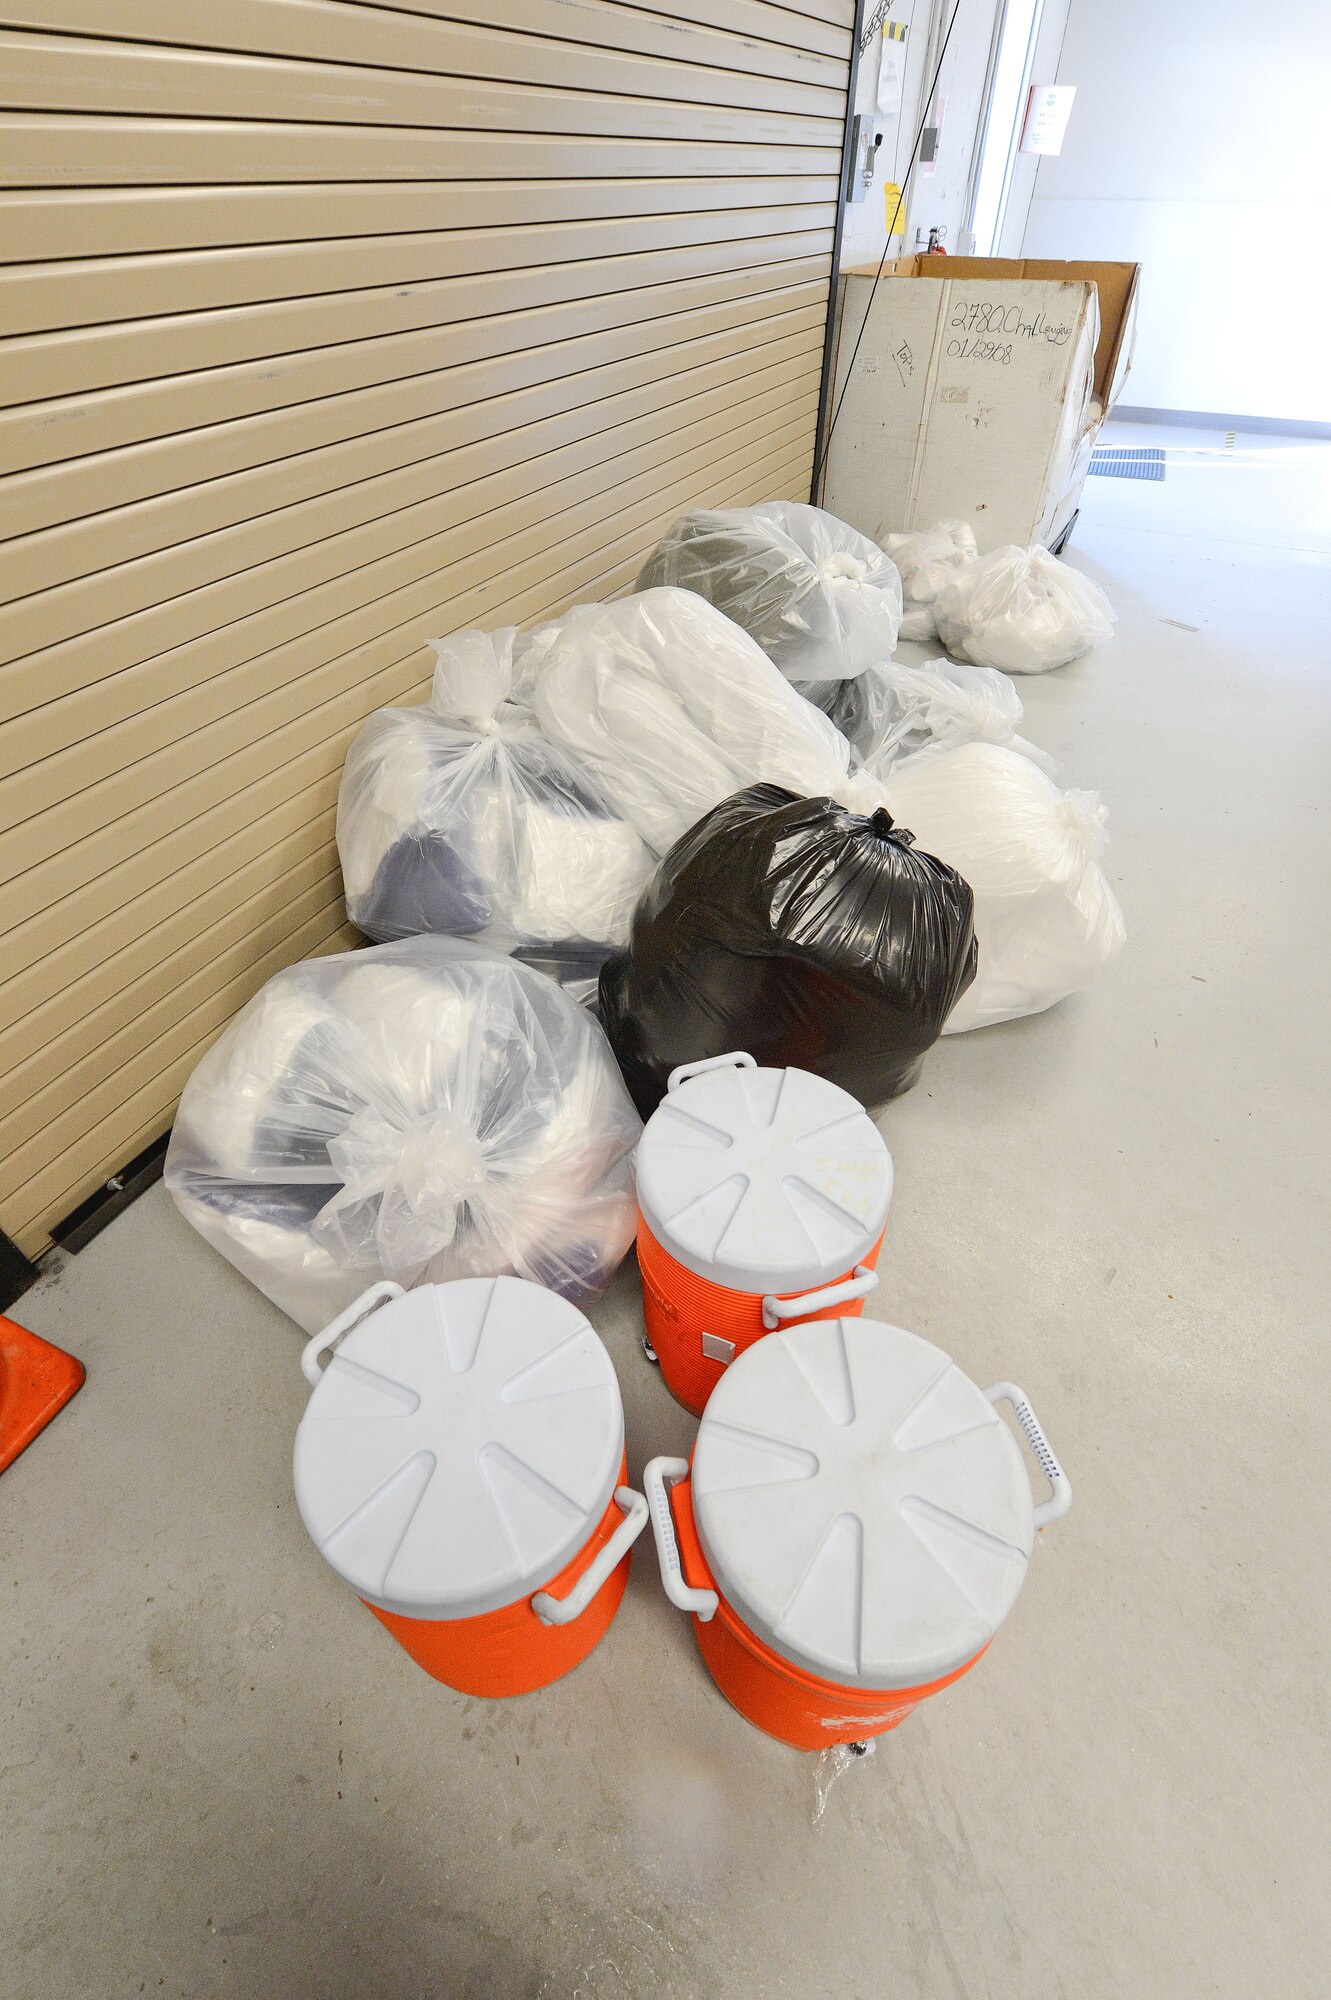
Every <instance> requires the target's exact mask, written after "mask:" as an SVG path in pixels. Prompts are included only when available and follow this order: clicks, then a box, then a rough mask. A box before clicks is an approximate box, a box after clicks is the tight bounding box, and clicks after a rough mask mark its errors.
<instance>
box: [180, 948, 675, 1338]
mask: <svg viewBox="0 0 1331 2000" xmlns="http://www.w3.org/2000/svg"><path fill="white" fill-rule="evenodd" d="M641 1131H642V1125H641V1121H640V1120H639V1118H638V1115H637V1112H636V1111H635V1110H634V1108H633V1104H632V1101H631V1100H630V1098H629V1095H628V1092H627V1090H626V1089H625V1087H624V1083H623V1080H622V1079H621V1077H620V1074H619V1071H618V1069H617V1067H616V1065H615V1061H614V1058H613V1056H612V1055H611V1053H610V1047H609V1044H608V1043H607V1041H606V1039H605V1036H604V1035H603V1033H602V1032H601V1029H600V1028H599V1027H598V1026H597V1024H596V1022H595V1021H593V1019H592V1018H591V1016H590V1015H589V1014H587V1013H586V1012H584V1011H583V1009H582V1008H580V1007H579V1006H577V1005H576V1003H575V1002H574V1001H573V1000H571V999H570V998H569V997H568V995H567V994H565V993H563V992H561V991H560V989H559V987H557V986H556V985H555V984H554V983H553V982H552V981H551V980H549V979H546V978H545V977H544V976H543V975H542V974H541V973H539V972H535V971H532V970H531V969H530V968H528V967H527V966H523V965H519V964H516V963H515V962H514V961H513V960H512V959H509V958H505V957H503V956H501V955H500V954H498V953H495V952H492V951H487V950H486V949H484V948H483V947H482V946H479V945H475V944H472V943H469V942H464V941H462V940H460V939H455V938H443V937H418V938H408V939H404V940H402V941H400V942H398V943H396V944H384V945H379V946H376V947H375V948H373V949H372V950H369V951H359V952H350V953H344V954H342V955H340V956H336V957H327V958H315V959H310V960H308V961H306V962H305V963H304V964H301V965H293V966H290V967H288V968H287V969H286V971H284V972H279V973H277V974H276V975H275V976H274V977H273V978H272V979H270V980H269V981H268V984H267V985H266V986H265V987H264V988H263V989H262V991H261V992H260V993H258V994H257V995H256V997H255V998H254V999H253V1000H251V1001H250V1003H249V1005H248V1006H247V1007H245V1008H244V1009H242V1011H241V1013H240V1014H238V1015H237V1017H236V1019H235V1020H234V1021H233V1022H232V1023H231V1024H230V1026H229V1027H228V1028H227V1029H226V1030H225V1031H224V1033H223V1034H222V1035H221V1037H220V1038H219V1040H218V1041H217V1042H215V1043H214V1045H213V1047H212V1048H211V1049H210V1050H209V1051H208V1053H207V1055H205V1056H204V1058H203V1060H202V1061H201V1062H200V1063H199V1065H198V1067H197V1068H196V1069H195V1071H194V1073H193V1075H192V1076H191V1077H190V1080H189V1082H188V1083H187V1084H186V1086H185V1092H184V1096H183V1097H182V1099H181V1104H180V1110H179V1113H178V1115H177V1118H176V1123H175V1128H174V1131H173V1132H172V1135H171V1145H170V1148H169V1150H168V1153H167V1159H166V1185H167V1188H168V1190H169V1192H170V1194H171V1196H172V1198H173V1199H174V1201H175V1203H176V1206H177V1207H178V1208H179V1209H180V1211H181V1213H182V1214H183V1215H184V1216H185V1217H186V1218H187V1220H188V1221H190V1222H191V1223H192V1224H193V1225H194V1227H195V1228H196V1229H197V1230H198V1231H199V1232H200V1234H201V1235H203V1236H204V1237H206V1238H207V1240H208V1241H209V1242H210V1243H211V1244H212V1245H213V1246H214V1248H216V1249H217V1250H220V1252H221V1253H222V1255H223V1256H224V1257H226V1258H227V1259H228V1260H229V1262H231V1263H232V1264H234V1265H235V1266H236V1268H237V1270H239V1271H241V1272H243V1274H244V1275H245V1276H246V1277H247V1278H248V1279H249V1280H250V1281H251V1283H253V1284H255V1285H257V1286H258V1288H259V1290H260V1291H262V1292H263V1293H265V1294H266V1296H267V1297H268V1298H270V1299H272V1301H273V1302H274V1304H275V1305H277V1306H280V1307H281V1309H282V1311H283V1312H286V1313H288V1314H290V1316H291V1318H292V1319H294V1320H296V1321H297V1322H298V1324H299V1325H301V1326H303V1327H304V1328H305V1330H306V1332H307V1333H313V1332H317V1331H318V1330H319V1328H320V1327H322V1326H325V1325H326V1324H327V1323H328V1321H329V1320H330V1319H332V1318H333V1317H335V1315H336V1314H337V1313H339V1312H341V1311H342V1310H343V1308H344V1307H346V1306H348V1305H350V1304H351V1302H352V1301H353V1300H354V1299H356V1298H357V1297H358V1296H359V1295H360V1293H361V1292H363V1291H364V1290H365V1288H366V1286H367V1285H371V1284H373V1283H374V1282H375V1281H376V1279H379V1278H392V1279H395V1280H396V1281H397V1282H398V1283H399V1284H402V1285H407V1286H410V1285H413V1284H416V1283H418V1282H420V1281H422V1280H424V1281H426V1282H428V1283H432V1284H433V1283H442V1282H443V1281H445V1280H446V1279H449V1278H472V1277H493V1276H498V1275H500V1274H501V1273H516V1275H517V1276H518V1277H522V1278H529V1279H531V1280H532V1281H533V1282H535V1283H537V1284H541V1285H545V1286H547V1287H548V1288H549V1289H551V1290H553V1291H557V1292H560V1293H562V1294H563V1295H564V1296H565V1297H566V1298H570V1299H572V1300H574V1301H575V1302H576V1303H579V1304H581V1303H584V1302H586V1301H588V1300H590V1299H593V1298H595V1297H596V1296H597V1295H598V1294H599V1293H600V1292H601V1291H602V1290H604V1288H605V1286H606V1285H607V1284H608V1283H609V1280H610V1277H611V1275H612V1273H613V1272H614V1271H615V1269H616V1267H617V1266H618V1265H619V1263H620V1262H621V1260H622V1259H623V1257H624V1255H625V1253H626V1252H627V1250H628V1247H629V1244H630V1243H631V1242H632V1240H633V1231H634V1226H635V1219H636V1210H635V1206H634V1200H633V1173H632V1155H633V1150H634V1147H635V1146H636V1145H637V1142H638V1138H639V1135H640V1133H641Z"/></svg>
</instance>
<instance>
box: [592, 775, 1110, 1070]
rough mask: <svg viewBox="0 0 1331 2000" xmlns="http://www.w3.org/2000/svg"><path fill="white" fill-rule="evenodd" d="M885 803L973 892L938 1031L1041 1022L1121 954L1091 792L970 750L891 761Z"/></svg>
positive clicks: (1101, 811)
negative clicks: (963, 947) (971, 918)
mask: <svg viewBox="0 0 1331 2000" xmlns="http://www.w3.org/2000/svg"><path fill="white" fill-rule="evenodd" d="M887 797H888V804H889V806H890V808H891V810H892V812H893V813H894V814H895V816H896V818H897V820H898V822H899V824H900V825H902V826H908V827H909V828H910V829H911V832H912V833H913V834H914V835H915V839H916V842H917V844H918V845H919V846H920V847H922V848H925V849H927V850H928V852H929V853H930V854H936V855H937V856H938V857H939V859H940V860H943V861H947V862H950V863H951V865H952V866H953V867H954V868H956V869H957V870H959V872H960V873H961V874H962V875H963V876H964V877H965V879H966V880H967V882H969V883H970V886H971V888H972V890H973V891H974V894H975V936H976V939H977V941H978V943H979V947H980V962H979V969H978V971H977V973H976V976H975V983H974V985H973V986H972V987H971V988H970V990H969V992H967V993H964V994H963V995H962V997H961V999H960V1000H959V1001H958V1002H957V1004H956V1006H955V1007H954V1008H953V1010H952V1012H951V1014H950V1015H949V1016H948V1020H947V1025H946V1027H945V1028H944V1030H943V1032H944V1034H947V1035H956V1034H961V1033H963V1032H964V1031H965V1030H966V1029H968V1028H985V1027H989V1026H991V1025H992V1024H993V1023H994V1022H996V1021H1011V1020H1015V1019H1017V1018H1018V1017H1019V1016H1020V1015H1023V1014H1039V1013H1042V1012H1043V1011H1044V1009H1045V1008H1046V1007H1052V1006H1053V1005H1054V1004H1055V1002H1056V1001H1059V1000H1063V999H1066V998H1067V996H1068V995H1069V994H1070V993H1079V992H1081V991H1082V990H1083V988H1085V987H1087V986H1089V985H1090V984H1091V983H1092V981H1093V980H1094V979H1095V978H1096V977H1097V975H1098V974H1099V973H1100V971H1101V970H1102V969H1103V968H1104V967H1105V966H1106V965H1108V963H1109V962H1110V960H1111V959H1112V958H1114V957H1115V955H1116V954H1117V953H1118V952H1119V951H1120V950H1121V948H1122V946H1123V943H1124V940H1125V937H1126V932H1125V929H1124V925H1123V916H1122V912H1121V911H1120V909H1119V906H1118V902H1117V899H1116V898H1115V895H1114V892H1113V890H1112V889H1111V888H1110V886H1109V883H1108V881H1107V880H1106V879H1105V875H1104V872H1103V870H1102V869H1101V867H1100V856H1101V854H1102V853H1103V851H1104V848H1105V844H1106V841H1107V838H1108V835H1107V833H1106V827H1105V821H1106V817H1107V816H1106V813H1105V808H1104V806H1103V805H1102V804H1101V802H1100V799H1099V798H1098V796H1097V795H1096V794H1095V793H1094V792H1063V791H1060V790H1059V788H1058V787H1057V785H1055V784H1054V783H1053V781H1052V780H1051V779H1050V778H1049V777H1047V776H1046V774H1045V773H1044V772H1043V771H1041V770H1038V769H1037V768H1036V766H1035V765H1034V764H1032V763H1031V761H1030V759H1029V758H1027V757H1023V756H1020V755H1019V754H1018V753H1017V752H1016V751H1015V750H1010V749H1004V748H1002V747H1001V746H999V745H997V744H993V743H968V744H964V745H963V746H962V747H961V748H959V749H956V750H948V751H944V752H943V753H942V754H940V755H938V756H933V757H930V756H925V757H912V758H910V759H909V760H908V761H907V762H905V763H902V764H898V765H897V766H896V767H895V768H894V769H893V770H892V771H891V772H890V773H889V775H888V779H887ZM614 963H615V961H614V960H613V959H612V960H610V965H613V964H614Z"/></svg>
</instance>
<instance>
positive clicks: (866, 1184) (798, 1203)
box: [637, 1067, 892, 1292]
mask: <svg viewBox="0 0 1331 2000" xmlns="http://www.w3.org/2000/svg"><path fill="white" fill-rule="evenodd" d="M637 1177H638V1205H639V1207H640V1208H641V1210H642V1215H643V1220H644V1222H645V1223H646V1224H647V1227H648V1229H650V1231H651V1233H652V1235H653V1236H654V1237H655V1238H656V1240H657V1242H658V1243H659V1244H660V1245H661V1248H662V1249H663V1250H666V1251H668V1252H669V1254H670V1255H671V1256H672V1257H673V1258H675V1260H676V1262H678V1263H680V1264H683V1265H684V1266H685V1268H686V1269H687V1270H690V1271H695V1272H696V1273H697V1274H698V1276H699V1277H703V1278H710V1279H712V1281H713V1282H714V1283H716V1284H718V1285H727V1286H729V1287H730V1289H731V1290H732V1291H737V1292H796V1291H801V1290H804V1289H805V1288H807V1287H808V1286H811V1285H821V1284H825V1283H826V1282H827V1280H828V1279H829V1278H835V1277H839V1276H840V1275H841V1273H842V1272H843V1271H849V1270H851V1269H853V1268H854V1266H855V1265H856V1264H857V1263H859V1262H860V1260H861V1259H862V1258H863V1257H864V1256H865V1254H866V1253H867V1252H868V1251H870V1250H871V1249H872V1248H873V1246H874V1244H875V1243H876V1242H877V1241H878V1238H879V1237H880V1236H881V1234H882V1231H883V1224H884V1223H885V1222H886V1221H887V1211H888V1207H889V1204H890V1203H891V1200H892V1155H891V1154H890V1153H889V1152H888V1150H887V1147H886V1145H885V1144H884V1141H883V1136H882V1133H881V1132H880V1131H879V1130H878V1127H877V1126H876V1125H875V1124H874V1122H873V1120H872V1119H871V1118H870V1116H869V1114H868V1112H867V1111H866V1110H865V1109H864V1106H863V1105H862V1104H861V1103H860V1102H859V1101H858V1099H856V1098H854V1097H852V1096H851V1095H850V1093H849V1091H845V1090H842V1089H841V1088H840V1086H839V1085H837V1084H835V1083H828V1082H827V1080H826V1078H824V1077H821V1076H813V1075H811V1074H810V1072H809V1071H808V1070H804V1069H740V1068H739V1067H731V1068H725V1069H713V1070H707V1071H705V1072H704V1073H703V1074H702V1075H701V1076H693V1077H689V1078H688V1079H687V1080H686V1081H685V1082H684V1083H682V1084H680V1085H679V1087H678V1089H676V1090H672V1091H670V1092H668V1094H667V1095H666V1096H665V1097H664V1098H663V1099H662V1100H661V1103H660V1104H659V1105H658V1106H657V1108H656V1110H655V1111H654V1112H653V1113H652V1115H651V1117H650V1118H649V1119H648V1121H647V1128H646V1130H645V1131H644V1133H643V1135H642V1138H641V1140H640V1141H639V1144H638V1155H637Z"/></svg>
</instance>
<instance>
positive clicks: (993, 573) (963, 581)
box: [934, 544, 1114, 674]
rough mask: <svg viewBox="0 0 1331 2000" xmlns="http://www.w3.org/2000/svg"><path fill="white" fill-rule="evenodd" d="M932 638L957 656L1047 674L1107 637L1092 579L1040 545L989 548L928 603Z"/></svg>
mask: <svg viewBox="0 0 1331 2000" xmlns="http://www.w3.org/2000/svg"><path fill="white" fill-rule="evenodd" d="M934 622H935V623H936V625H937V627H938V636H939V638H940V639H941V640H942V642H943V644H944V645H945V646H946V647H947V650H948V652H949V653H953V654H955V655H956V657H957V658H958V659H960V660H969V661H971V662H972V664H973V665H975V666H977V667H998V668H1001V670H1002V671H1003V672H1004V673H1005V674H1047V673H1048V672H1049V671H1050V670H1051V668H1054V667H1062V666H1066V665H1067V663H1068V661H1069V660H1075V659H1077V658H1078V657H1079V655H1080V654H1082V653H1084V652H1086V651H1087V650H1088V649H1089V648H1090V647H1091V646H1095V645H1098V644H1100V642H1101V641H1102V640H1105V639H1108V638H1110V637H1111V636H1112V634H1113V630H1114V613H1113V610H1112V609H1111V607H1110V603H1109V599H1108V598H1107V597H1106V596H1105V594H1104V592H1103V590H1101V588H1100V586H1099V584H1098V583H1092V581H1091V579H1090V578H1089V577H1087V576H1082V575H1081V573H1080V571H1078V570H1075V569H1072V568H1071V567H1070V566H1069V565H1068V564H1067V563H1065V562H1060V561H1059V559H1058V557H1057V556H1051V555H1050V553H1049V551H1048V549H1043V548H1041V547H1040V546H1039V545H1038V544H1037V545H1036V546H1035V547H1033V548H1029V549H1021V548H1017V547H1015V546H1012V547H1008V548H1001V549H991V550H990V552H989V554H988V555H984V556H980V557H978V558H977V559H976V561H975V562H973V563H966V564H965V565H964V566H963V567H962V568H961V569H959V570H958V571H957V572H956V574H955V575H954V576H953V577H952V578H951V579H950V580H949V581H948V582H947V583H945V584H944V586H943V588H942V589H941V590H940V591H939V593H938V596H937V597H936V598H935V600H934Z"/></svg>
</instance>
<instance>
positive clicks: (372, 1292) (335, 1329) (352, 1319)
mask: <svg viewBox="0 0 1331 2000" xmlns="http://www.w3.org/2000/svg"><path fill="white" fill-rule="evenodd" d="M403 1290H404V1287H403V1286H402V1285H397V1284H394V1282H393V1280H392V1279H391V1278H380V1280H379V1282H378V1283H377V1284H375V1285H371V1286H370V1289H369V1291H368V1292H362V1293H361V1295H360V1297H359V1298H358V1299H356V1300H355V1301H354V1302H353V1303H352V1304H351V1305H349V1306H348V1307H347V1309H346V1311H345V1312H340V1313H339V1314H338V1316H337V1318H336V1319H335V1320H333V1321H331V1322H330V1323H329V1325H327V1326H326V1327H325V1328H324V1330H323V1332H322V1333H316V1334H315V1335H314V1336H313V1338H312V1339H310V1340H307V1341H306V1343H305V1345H304V1347H302V1348H301V1350H300V1372H301V1374H302V1375H303V1376H304V1377H305V1380H306V1381H307V1382H309V1383H310V1384H311V1385H313V1384H314V1383H316V1382H317V1381H318V1380H319V1376H320V1374H321V1373H322V1370H321V1369H320V1367H319V1356H320V1355H321V1354H326V1353H328V1352H330V1351H331V1349H333V1348H334V1347H336V1346H337V1343H338V1341H339V1340H341V1338H342V1336H343V1334H344V1333H350V1332H351V1329H352V1327H353V1326H358V1325H359V1324H360V1322H361V1321H362V1320H363V1319H364V1318H365V1316H366V1314H367V1313H372V1312H373V1311H374V1310H375V1308H376V1306H380V1305H383V1304H385V1303H386V1302H387V1301H388V1300H389V1299H400V1298H401V1297H402V1293H403Z"/></svg>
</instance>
